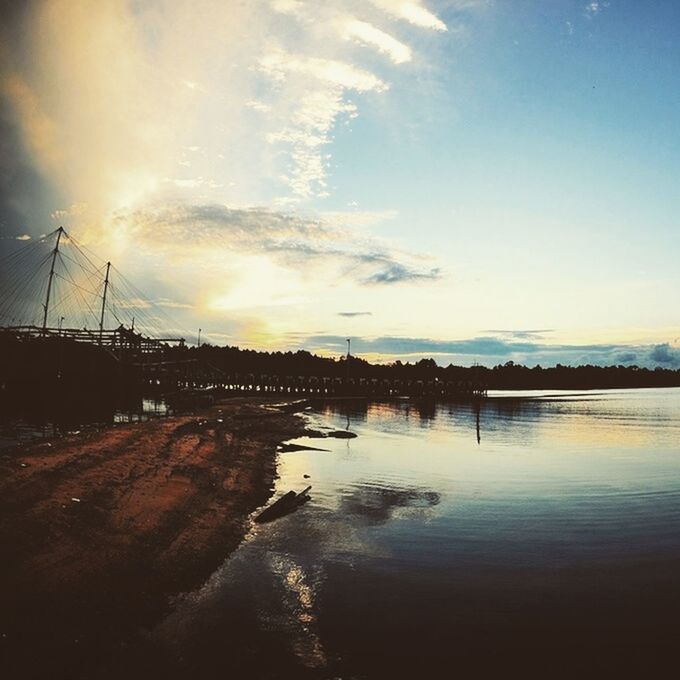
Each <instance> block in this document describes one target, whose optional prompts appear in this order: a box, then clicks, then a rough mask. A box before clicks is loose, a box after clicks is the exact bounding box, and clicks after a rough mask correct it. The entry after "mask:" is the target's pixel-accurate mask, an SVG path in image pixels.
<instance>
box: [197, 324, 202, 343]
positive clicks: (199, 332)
mask: <svg viewBox="0 0 680 680" xmlns="http://www.w3.org/2000/svg"><path fill="white" fill-rule="evenodd" d="M200 346H201V329H200V328H199V329H198V343H197V347H200Z"/></svg>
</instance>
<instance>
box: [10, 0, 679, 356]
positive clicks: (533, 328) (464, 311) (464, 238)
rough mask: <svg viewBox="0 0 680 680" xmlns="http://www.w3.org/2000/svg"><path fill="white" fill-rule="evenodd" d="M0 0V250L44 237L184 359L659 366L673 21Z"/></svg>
mask: <svg viewBox="0 0 680 680" xmlns="http://www.w3.org/2000/svg"><path fill="white" fill-rule="evenodd" d="M0 8H1V11H2V20H1V21H0V24H1V26H2V28H0V60H1V63H2V70H1V73H0V140H1V141H0V230H1V234H0V236H1V240H0V250H2V251H3V252H8V251H11V250H12V249H14V248H17V247H20V246H22V245H25V243H27V242H29V241H30V240H35V239H36V238H38V237H40V236H41V235H42V234H45V233H48V232H50V231H52V230H53V229H55V228H56V227H58V226H60V225H63V226H64V227H65V228H66V229H67V230H68V231H69V232H70V233H72V234H73V235H74V236H75V237H77V238H78V239H79V241H80V242H82V243H84V244H86V245H87V247H88V248H90V249H91V250H92V251H93V252H95V253H97V254H98V255H100V256H101V257H102V258H103V259H105V260H111V261H113V262H114V263H115V265H116V266H117V268H118V269H119V270H120V271H121V272H124V273H125V275H126V276H127V277H128V278H129V279H131V280H132V281H134V282H135V283H136V285H137V286H138V287H139V288H140V289H141V290H143V291H144V292H145V293H146V295H147V296H148V297H149V298H150V299H151V300H153V301H154V302H156V303H157V304H158V305H160V306H161V307H163V308H164V309H165V310H166V311H167V312H170V313H171V315H172V316H173V318H174V319H176V322H177V326H178V328H179V329H182V330H183V332H184V334H185V335H186V336H187V339H188V340H190V341H194V340H195V339H196V338H195V334H196V333H197V329H198V328H199V327H200V328H202V333H203V336H202V337H203V339H204V340H206V341H210V342H213V343H215V344H229V345H240V346H243V347H252V348H256V349H267V350H271V349H282V350H289V349H292V350H295V349H301V348H302V349H307V350H310V351H313V352H317V353H320V354H324V355H329V356H338V355H340V354H342V353H343V351H345V349H346V338H352V349H353V351H354V353H356V354H359V355H361V356H363V357H365V358H367V359H370V360H376V361H393V360H395V359H400V360H402V361H404V360H411V361H413V360H417V359H419V358H421V357H430V356H431V357H434V358H435V359H436V360H437V361H438V362H439V363H441V364H448V363H450V362H452V363H455V364H459V365H471V364H474V363H480V364H485V365H495V364H497V363H505V362H506V361H515V362H516V363H527V364H529V365H535V364H541V365H544V366H548V365H554V364H555V363H563V364H580V363H594V364H624V365H631V364H636V365H640V366H665V367H680V318H679V312H680V309H679V305H678V300H679V299H680V266H678V262H679V261H680V228H678V215H679V214H680V192H678V191H677V187H676V183H677V177H678V176H679V174H680V107H678V92H680V4H678V3H673V2H667V1H661V0H644V1H643V0H608V1H604V0H602V1H599V2H585V1H584V0H440V1H439V0H324V1H323V2H322V1H321V0H319V1H315V2H312V1H311V0H310V1H303V0H249V1H248V2H237V1H235V0H234V1H229V0H226V1H225V0H221V1H218V0H191V1H190V2H189V1H188V0H146V1H144V2H142V1H141V0H116V1H114V0H98V2H96V3H92V2H88V1H87V0H28V1H27V2H22V3H16V2H7V1H5V2H0ZM169 330H171V329H169ZM172 330H175V329H172Z"/></svg>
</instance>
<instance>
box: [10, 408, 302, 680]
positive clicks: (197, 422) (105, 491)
mask: <svg viewBox="0 0 680 680" xmlns="http://www.w3.org/2000/svg"><path fill="white" fill-rule="evenodd" d="M304 431H305V425H304V420H303V419H302V418H301V417H300V416H298V415H295V414H294V413H292V412H290V409H285V408H277V407H276V406H275V405H274V402H273V401H272V402H267V401H266V400H263V399H255V398H251V399H248V398H234V399H226V400H224V401H222V402H220V403H218V404H216V405H215V406H213V407H212V408H210V409H209V410H206V411H205V412H204V413H202V414H201V415H200V416H181V417H172V418H167V419H159V420H154V421H149V422H144V423H135V424H131V425H121V426H115V427H111V428H108V429H105V430H101V431H98V432H97V431H95V432H86V433H83V434H82V435H79V436H70V437H64V438H61V439H55V440H53V441H48V442H44V441H42V442H39V443H35V444H31V445H28V446H23V447H19V448H16V449H14V450H10V451H4V452H3V455H2V456H1V457H0V540H1V542H2V545H3V546H4V550H3V552H4V555H3V559H2V560H1V561H0V612H1V613H0V634H1V636H2V637H1V638H0V654H2V657H3V658H4V659H10V660H11V661H13V662H14V664H16V669H17V671H18V670H19V669H21V675H13V676H12V677H32V675H31V673H30V672H28V671H29V670H30V669H31V667H32V666H35V672H36V676H37V677H39V676H40V672H41V671H45V670H46V669H49V675H50V677H52V678H59V677H81V675H82V674H83V673H87V671H88V669H91V668H94V667H95V666H97V665H98V664H99V663H100V662H101V659H102V658H106V656H108V655H112V656H115V655H116V654H117V653H119V652H120V650H121V649H124V648H125V647H126V644H127V642H126V639H127V638H128V636H131V635H133V634H134V633H135V631H137V630H139V629H140V628H143V627H144V626H145V625H148V624H149V623H151V622H153V621H154V620H155V618H156V617H157V616H158V615H159V614H160V613H162V611H163V609H164V608H165V607H166V606H167V602H168V598H169V597H170V596H172V595H174V594H177V593H180V592H183V591H186V590H189V589H191V588H193V587H196V586H197V585H200V583H201V582H202V581H203V580H204V579H205V578H206V577H207V576H209V575H210V573H212V571H213V570H214V569H215V568H216V567H217V566H219V564H220V563H221V562H222V561H223V560H224V559H225V557H226V556H227V555H228V554H229V553H230V552H231V551H233V550H234V548H235V547H236V546H237V545H238V544H239V543H240V542H241V541H242V540H243V538H244V536H245V535H246V533H247V531H248V529H249V527H250V523H249V515H250V514H251V513H252V512H253V511H254V510H256V509H257V508H258V507H260V506H262V505H263V504H265V503H266V502H267V500H268V499H269V497H270V496H271V494H272V491H273V485H274V480H275V476H276V447H277V445H278V444H280V443H281V442H283V441H285V440H286V439H290V438H292V437H296V436H300V435H301V434H303V433H304ZM102 655H104V656H102ZM104 665H106V664H104ZM10 667H12V663H11V662H10Z"/></svg>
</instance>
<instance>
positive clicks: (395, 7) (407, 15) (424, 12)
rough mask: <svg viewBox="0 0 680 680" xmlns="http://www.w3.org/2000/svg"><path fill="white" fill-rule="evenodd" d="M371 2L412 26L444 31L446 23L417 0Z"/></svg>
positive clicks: (380, 0)
mask: <svg viewBox="0 0 680 680" xmlns="http://www.w3.org/2000/svg"><path fill="white" fill-rule="evenodd" d="M371 2H372V3H373V4H374V5H376V6H377V7H379V8H380V9H382V10H383V11H385V12H387V13H388V14H391V15H392V16H394V17H397V18H399V19H404V20H405V21H408V22H409V23H410V24H413V25H414V26H419V27H420V28H429V29H432V30H435V31H446V30H447V28H446V24H445V23H444V22H443V21H442V20H441V19H440V18H439V17H438V16H436V15H435V14H433V13H432V12H430V10H428V9H427V8H426V7H425V6H424V5H423V3H422V2H420V1H419V0H412V1H411V2H408V1H403V0H371Z"/></svg>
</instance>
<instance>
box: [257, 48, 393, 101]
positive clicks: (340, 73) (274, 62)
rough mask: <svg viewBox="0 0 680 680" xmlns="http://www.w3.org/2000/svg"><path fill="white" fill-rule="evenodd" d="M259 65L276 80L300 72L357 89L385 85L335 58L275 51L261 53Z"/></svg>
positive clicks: (383, 87)
mask: <svg viewBox="0 0 680 680" xmlns="http://www.w3.org/2000/svg"><path fill="white" fill-rule="evenodd" d="M259 67H260V70H261V71H262V72H263V73H266V74H267V75H268V76H270V77H271V78H273V79H274V80H277V81H279V82H283V81H285V80H286V77H287V76H288V75H289V74H301V75H303V76H311V77H312V78H317V79H318V80H320V81H323V82H325V83H329V84H331V85H337V86H338V87H342V88H345V89H348V90H357V91H358V92H369V91H370V90H374V91H376V92H384V91H385V90H387V85H386V84H385V83H384V82H383V81H382V80H380V78H378V77H377V76H375V75H373V74H372V73H370V72H369V71H365V70H363V69H360V68H357V67H356V66H353V65H352V64H349V63H347V62H343V61H338V60H336V59H324V58H320V57H308V56H305V55H300V54H291V53H289V52H285V51H284V50H276V51H274V52H270V53H269V54H266V55H265V56H263V57H262V59H260V62H259Z"/></svg>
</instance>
